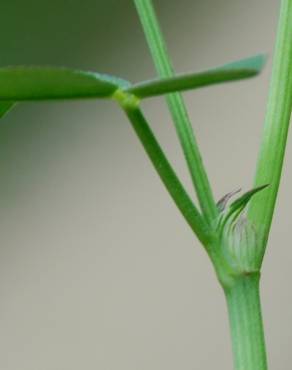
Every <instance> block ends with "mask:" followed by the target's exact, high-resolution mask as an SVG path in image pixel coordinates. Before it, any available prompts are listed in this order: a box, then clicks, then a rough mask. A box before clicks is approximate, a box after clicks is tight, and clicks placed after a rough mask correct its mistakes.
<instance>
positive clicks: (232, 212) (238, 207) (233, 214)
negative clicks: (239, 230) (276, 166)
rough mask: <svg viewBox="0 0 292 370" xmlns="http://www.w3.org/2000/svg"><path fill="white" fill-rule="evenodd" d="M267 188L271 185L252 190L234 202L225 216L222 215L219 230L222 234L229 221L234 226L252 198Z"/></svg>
mask: <svg viewBox="0 0 292 370" xmlns="http://www.w3.org/2000/svg"><path fill="white" fill-rule="evenodd" d="M267 186H269V185H268V184H265V185H261V186H258V187H256V188H254V189H251V190H249V191H247V192H246V193H244V194H243V195H242V196H241V197H239V198H237V199H236V200H235V201H234V202H232V203H231V204H230V206H229V207H228V209H227V210H226V211H225V212H224V213H223V214H221V217H220V218H219V222H218V226H217V229H218V230H219V231H221V232H222V231H223V229H224V227H225V225H226V224H227V222H228V221H229V220H231V221H230V222H231V224H233V223H234V222H235V221H236V220H237V219H238V217H239V216H240V214H241V213H242V211H243V210H244V209H245V207H246V206H247V204H248V202H249V201H250V200H251V198H252V197H253V196H254V195H255V194H257V193H258V192H259V191H261V190H264V189H265V188H266V187H267Z"/></svg>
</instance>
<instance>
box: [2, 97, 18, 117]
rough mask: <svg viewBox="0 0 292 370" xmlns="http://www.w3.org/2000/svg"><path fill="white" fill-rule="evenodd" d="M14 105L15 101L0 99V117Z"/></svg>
mask: <svg viewBox="0 0 292 370" xmlns="http://www.w3.org/2000/svg"><path fill="white" fill-rule="evenodd" d="M14 105H15V103H14V102H13V101H0V118H2V117H4V116H5V114H6V113H8V112H9V111H10V110H11V109H12V108H13V106H14Z"/></svg>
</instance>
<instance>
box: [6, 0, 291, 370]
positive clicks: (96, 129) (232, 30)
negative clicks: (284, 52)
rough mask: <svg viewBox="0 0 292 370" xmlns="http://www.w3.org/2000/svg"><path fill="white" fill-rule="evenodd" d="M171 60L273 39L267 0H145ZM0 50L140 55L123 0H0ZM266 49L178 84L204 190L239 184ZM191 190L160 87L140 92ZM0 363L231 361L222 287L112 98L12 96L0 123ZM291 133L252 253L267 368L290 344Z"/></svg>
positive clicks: (226, 56) (146, 365)
mask: <svg viewBox="0 0 292 370" xmlns="http://www.w3.org/2000/svg"><path fill="white" fill-rule="evenodd" d="M155 4H156V7H157V11H158V13H159V16H160V19H161V23H162V26H163V29H164V31H165V34H166V37H167V40H168V42H169V48H170V51H171V54H172V56H173V60H174V64H175V67H176V69H177V71H180V72H182V71H188V70H196V69H202V68H206V67H210V66H214V65H217V64H221V63H224V62H227V61H229V60H233V59H237V58H241V57H244V56H249V55H252V54H255V53H258V52H268V53H269V54H270V55H271V53H272V50H273V44H274V37H275V30H276V22H277V16H278V8H279V2H278V1H275V0H273V1H272V0H253V1H252V0H246V1H242V0H241V1H239V0H217V1H212V0H204V1H203V0H200V1H199V0H195V1H191V0H181V1H174V0H168V1H167V0H156V1H155ZM0 24H1V32H0V46H1V53H0V63H1V65H3V66H4V65H9V64H41V65H42V64H47V65H48V64H49V65H65V66H69V67H79V68H83V69H89V70H97V71H100V72H108V73H114V74H116V75H120V76H123V77H125V78H128V79H130V80H131V81H138V80H140V79H145V78H150V77H152V76H154V73H155V72H154V69H153V66H152V63H151V59H150V57H149V54H148V50H147V47H146V44H145V41H144V38H143V34H142V31H141V27H140V24H139V22H138V20H137V16H136V13H135V9H134V6H133V4H132V2H131V1H129V0H122V1H113V0H107V1H105V0H103V1H101V0H96V1H93V0H83V1H79V0H70V1H69V0H68V1H65V0H58V1H57V0H51V1H36V0H27V1H25V2H24V1H21V0H9V1H8V0H3V1H1V5H0ZM270 70H271V58H270V59H269V62H268V65H267V67H266V69H265V71H264V73H263V74H262V75H261V77H259V78H257V79H253V80H250V81H245V82H241V83H236V84H229V85H226V86H220V87H214V88H206V89H203V90H201V91H196V92H191V93H187V94H185V97H186V101H187V104H188V107H189V111H190V116H191V118H192V121H193V125H194V128H195V131H196V134H197V136H198V140H199V143H200V147H201V149H202V153H203V155H204V161H205V164H206V166H207V169H208V171H209V174H210V179H211V182H212V184H214V185H213V186H214V192H215V194H216V197H217V198H219V197H221V196H222V195H223V194H225V193H226V192H228V191H230V190H233V189H236V188H238V187H243V189H245V190H246V189H248V188H249V187H250V186H251V185H252V177H253V172H254V168H255V159H256V155H257V148H258V145H259V141H260V134H261V128H262V122H263V119H264V112H265V103H266V97H267V89H268V83H269V76H270ZM143 107H144V108H145V112H146V114H147V117H148V118H149V119H150V120H151V122H152V127H153V128H154V130H155V132H157V135H158V137H159V139H160V140H161V142H162V143H163V146H164V148H165V149H166V151H167V153H168V154H169V156H170V158H171V160H172V162H173V163H174V165H175V167H176V169H177V171H178V173H179V174H180V175H181V176H182V178H183V179H184V180H185V183H186V184H187V187H188V189H189V190H190V192H192V189H191V186H190V181H189V178H188V176H187V173H186V170H185V166H184V162H183V158H182V155H181V151H180V148H179V146H178V143H177V139H176V136H175V133H174V130H173V127H172V124H171V121H170V118H169V115H168V113H167V110H166V107H165V104H164V101H163V99H160V98H159V99H154V100H149V101H147V103H145V104H143ZM0 130H1V132H0V178H1V181H0V203H1V216H0V217H1V222H0V240H1V247H0V302H1V304H0V369H3V370H20V369H21V370H69V369H70V370H80V369H87V370H89V369H102V370H117V369H118V370H136V369H139V370H150V369H151V370H163V369H167V370H178V369H184V370H187V369H198V370H199V369H215V368H216V369H230V370H231V369H232V361H231V348H230V340H229V329H228V323H227V315H226V309H225V302H224V298H223V294H222V292H221V290H220V287H219V285H218V283H217V282H216V279H215V276H214V273H213V270H212V267H211V265H210V263H209V261H208V259H207V257H206V255H205V253H204V251H203V249H202V248H201V247H200V246H199V244H198V242H197V241H196V239H195V238H194V236H193V235H192V232H191V231H190V229H189V228H188V226H187V225H186V224H185V223H184V221H183V219H182V217H181V216H180V214H179V213H178V212H177V210H176V209H175V206H174V205H173V203H172V202H171V201H170V199H169V196H168V194H167V193H166V191H165V189H164V188H163V186H162V184H161V183H160V180H159V179H158V177H157V176H156V174H155V173H154V171H153V169H152V167H151V165H150V163H149V161H148V159H147V158H146V156H145V154H144V153H143V150H142V147H141V145H140V143H139V142H138V140H137V138H136V137H135V136H134V134H133V132H132V129H131V127H130V125H129V124H128V122H127V120H126V118H125V117H124V116H123V114H122V113H121V112H120V111H119V110H118V108H117V107H115V106H114V104H113V103H111V102H106V101H87V102H80V101H79V102H74V103H72V102H63V103H47V104H45V103H39V104H23V105H19V106H18V107H17V109H15V110H14V111H13V112H12V113H11V114H10V115H8V116H7V117H5V119H4V120H2V122H1V126H0ZM290 168H292V162H291V140H289V143H288V150H287V156H286V161H285V168H284V176H283V180H282V185H281V192H280V197H279V201H278V205H277V210H276V214H275V216H276V217H275V220H274V224H273V229H272V233H271V237H270V243H269V248H268V252H267V254H266V258H265V263H264V268H263V279H262V300H263V306H264V308H263V312H264V320H265V324H266V338H267V346H268V352H269V361H270V368H271V369H277V370H282V369H289V366H290V365H289V364H290V363H291V360H292V354H291V328H292V321H291V312H292V292H291V288H290V279H291V268H290V266H291V262H292V252H291V242H290V236H289V231H290V230H291V217H290V210H291V190H290V189H291V182H292V177H291V175H290V173H291V171H290V170H289V169H290Z"/></svg>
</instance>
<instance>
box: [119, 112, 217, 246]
mask: <svg viewBox="0 0 292 370" xmlns="http://www.w3.org/2000/svg"><path fill="white" fill-rule="evenodd" d="M122 107H123V109H124V111H125V113H126V114H127V116H128V118H129V120H130V122H131V124H132V127H133V128H134V130H135V132H136V134H137V135H138V137H139V139H140V141H141V143H142V144H143V146H144V149H145V151H146V153H147V154H148V156H149V158H150V160H151V162H152V163H153V165H154V167H155V169H156V171H157V172H158V174H159V176H160V178H161V180H162V181H163V183H164V185H165V186H166V188H167V190H168V192H169V194H170V195H171V197H172V199H173V200H174V202H175V203H176V205H177V207H178V208H179V210H180V211H181V213H182V215H183V216H184V218H185V219H186V221H187V223H188V224H189V225H190V226H191V228H192V230H193V231H194V232H195V234H196V235H197V236H198V238H199V240H200V241H201V242H202V244H203V245H205V246H206V247H207V248H208V245H209V242H210V240H209V237H210V235H209V227H208V225H207V224H206V222H205V220H204V219H203V218H202V216H201V214H200V213H199V211H198V210H197V208H196V206H195V205H194V204H193V202H192V200H191V199H190V197H189V196H188V194H187V192H186V191H185V189H184V187H183V185H182V184H181V182H180V180H179V179H178V177H177V175H176V173H175V172H174V170H173V168H172V167H171V165H170V163H169V162H168V160H167V158H166V156H165V154H164V153H163V150H162V149H161V147H160V145H159V143H158V141H157V140H156V138H155V136H154V134H153V132H152V130H151V128H150V127H149V125H148V123H147V121H146V119H145V117H144V115H143V113H142V111H141V110H140V109H139V108H138V107H133V106H130V105H124V106H123V105H122Z"/></svg>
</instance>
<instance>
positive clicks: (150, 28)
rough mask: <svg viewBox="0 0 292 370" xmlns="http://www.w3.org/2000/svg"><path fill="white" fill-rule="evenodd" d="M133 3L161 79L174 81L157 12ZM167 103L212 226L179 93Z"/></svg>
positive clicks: (210, 201) (140, 0) (143, 0)
mask: <svg viewBox="0 0 292 370" xmlns="http://www.w3.org/2000/svg"><path fill="white" fill-rule="evenodd" d="M134 1H135V5H136V8H137V10H138V14H139V16H140V20H141V23H142V26H143V28H144V33H145V35H146V39H147V41H148V45H149V48H150V51H151V54H152V58H153V60H154V63H155V65H156V69H157V72H158V74H159V75H160V77H172V76H173V75H174V70H173V67H172V63H171V61H170V57H169V55H168V51H167V47H166V44H165V41H164V38H163V35H162V32H161V29H160V27H159V23H158V20H157V17H156V15H155V12H154V8H153V5H152V1H151V0H134ZM166 99H167V103H168V106H169V109H170V112H171V115H172V117H173V120H174V123H175V126H176V131H177V133H178V137H179V139H180V143H181V146H182V148H183V152H184V155H185V158H186V161H187V164H188V168H189V171H190V174H191V178H192V181H193V184H194V187H195V190H196V193H197V197H198V200H199V203H200V206H201V209H202V211H203V215H204V216H205V217H206V219H207V221H208V222H212V221H213V220H214V218H215V217H216V216H217V215H218V211H217V208H216V204H215V201H214V198H213V194H212V190H211V187H210V184H209V180H208V177H207V174H206V171H205V168H204V165H203V162H202V159H201V155H200V152H199V148H198V144H197V142H196V139H195V136H194V133H193V129H192V126H191V123H190V120H189V117H188V114H187V110H186V107H185V104H184V101H183V99H182V97H181V95H180V94H179V93H173V94H169V95H168V96H167V97H166Z"/></svg>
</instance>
